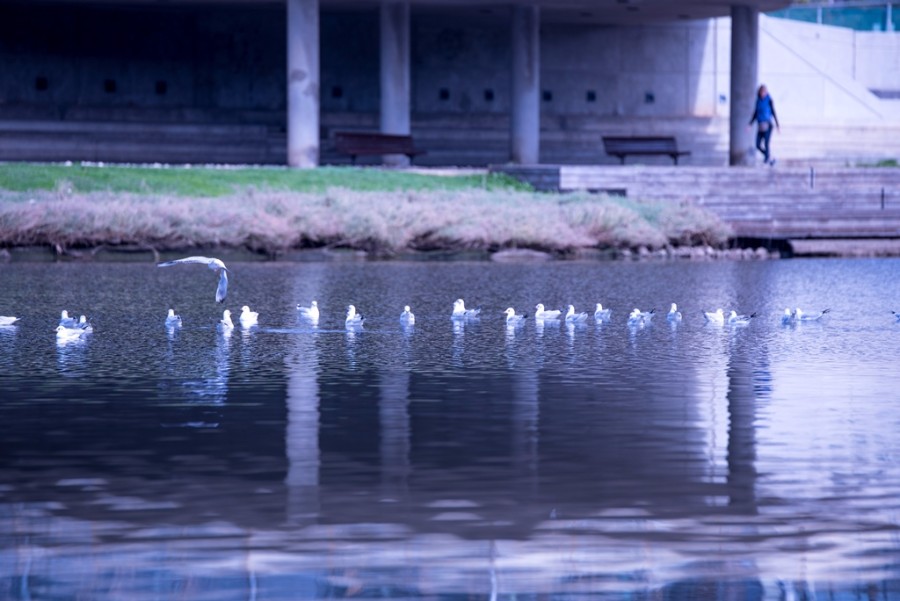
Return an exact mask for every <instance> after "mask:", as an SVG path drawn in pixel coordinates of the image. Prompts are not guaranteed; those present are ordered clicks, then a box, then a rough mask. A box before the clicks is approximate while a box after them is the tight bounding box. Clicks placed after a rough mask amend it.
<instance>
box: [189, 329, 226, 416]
mask: <svg viewBox="0 0 900 601" xmlns="http://www.w3.org/2000/svg"><path fill="white" fill-rule="evenodd" d="M230 357H231V330H227V333H226V331H225V330H223V331H222V335H221V336H216V348H215V350H214V351H213V352H212V353H211V354H207V355H205V356H201V357H200V359H201V361H199V364H198V365H197V366H196V367H198V368H199V371H200V372H201V374H208V375H207V377H202V376H201V378H200V379H198V380H186V381H185V382H184V388H185V389H187V392H188V393H189V394H188V399H189V400H190V402H200V403H203V404H207V405H224V404H225V401H226V399H227V396H228V378H229V375H230V371H231V367H230ZM209 359H211V361H209Z"/></svg>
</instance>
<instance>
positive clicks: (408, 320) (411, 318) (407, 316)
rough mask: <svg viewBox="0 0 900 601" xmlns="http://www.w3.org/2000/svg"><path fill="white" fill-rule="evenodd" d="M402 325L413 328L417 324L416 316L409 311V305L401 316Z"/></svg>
mask: <svg viewBox="0 0 900 601" xmlns="http://www.w3.org/2000/svg"><path fill="white" fill-rule="evenodd" d="M400 323H402V324H403V325H406V326H411V325H413V324H415V323H416V316H415V315H414V314H413V312H412V311H410V310H409V305H404V307H403V313H401V314H400Z"/></svg>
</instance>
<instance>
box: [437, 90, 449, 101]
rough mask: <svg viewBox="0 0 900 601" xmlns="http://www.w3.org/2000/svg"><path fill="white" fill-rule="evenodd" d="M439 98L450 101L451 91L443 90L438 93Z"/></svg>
mask: <svg viewBox="0 0 900 601" xmlns="http://www.w3.org/2000/svg"><path fill="white" fill-rule="evenodd" d="M438 98H440V99H441V100H450V90H448V89H447V88H441V89H440V90H439V91H438Z"/></svg>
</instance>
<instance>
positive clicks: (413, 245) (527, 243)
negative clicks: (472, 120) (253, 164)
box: [0, 165, 729, 256]
mask: <svg viewBox="0 0 900 601" xmlns="http://www.w3.org/2000/svg"><path fill="white" fill-rule="evenodd" d="M7 168H8V166H6V165H4V166H0V246H2V247H13V246H51V247H54V248H56V249H58V250H60V251H63V252H64V251H66V250H72V249H82V248H95V247H99V246H106V247H109V246H130V247H142V248H153V249H155V250H157V251H166V250H188V249H203V248H223V247H224V248H235V249H250V250H254V251H257V252H261V253H266V254H270V255H277V254H279V253H281V252H285V251H288V250H292V249H302V248H321V247H330V248H353V249H363V250H367V251H370V252H372V253H374V254H376V255H379V256H390V255H393V254H398V253H404V252H407V251H421V250H463V249H477V250H500V249H506V248H530V249H536V250H544V251H549V252H552V253H555V254H559V255H565V254H567V253H572V252H575V251H578V250H579V249H584V248H636V247H640V246H644V247H648V248H660V247H664V246H667V245H695V244H701V243H702V244H712V245H716V244H721V243H723V242H725V240H726V239H727V237H728V235H729V231H728V228H727V227H726V226H725V225H724V224H723V223H722V222H720V221H719V220H718V219H717V218H716V217H715V216H713V215H711V214H710V213H708V212H706V211H704V210H702V209H699V208H697V207H693V206H690V205H684V206H681V205H676V204H672V203H649V202H640V201H634V200H626V199H624V198H616V197H606V196H599V195H594V194H587V193H585V194H566V195H557V194H539V193H534V192H530V191H525V190H522V189H521V186H519V185H518V184H515V183H511V182H509V181H506V180H504V179H502V178H487V177H485V176H481V175H475V176H465V177H460V178H448V177H438V176H427V175H416V174H410V173H403V172H398V171H388V170H377V169H322V170H313V171H302V172H297V171H288V170H274V169H273V170H268V169H235V170H230V169H229V170H224V169H211V170H196V169H183V170H178V171H179V172H178V173H174V174H173V173H172V172H174V171H175V170H171V169H149V168H143V169H141V168H114V169H96V168H91V169H82V170H81V171H80V173H84V172H90V173H88V174H87V175H85V177H84V179H79V178H75V177H73V176H72V172H70V171H67V169H68V168H66V167H63V166H53V167H52V169H48V168H46V167H44V166H36V165H31V166H18V168H17V169H11V170H9V169H7ZM94 169H96V171H97V172H103V171H110V172H111V174H104V173H97V172H94V171H93V170H94ZM119 169H122V171H119ZM184 172H189V173H184ZM197 173H199V175H197ZM60 174H62V175H60ZM129 174H130V175H129ZM269 176H271V177H269ZM29 179H30V181H31V183H28V181H29ZM10 182H12V183H10ZM111 182H114V183H111ZM338 183H339V184H340V187H338V186H336V185H335V184H338ZM15 186H18V187H15ZM103 186H106V187H103ZM166 186H168V187H166ZM223 188H227V190H228V191H227V192H225V193H223V194H219V193H218V191H220V190H222V189H223ZM160 190H162V191H160ZM192 190H202V192H191V191H192Z"/></svg>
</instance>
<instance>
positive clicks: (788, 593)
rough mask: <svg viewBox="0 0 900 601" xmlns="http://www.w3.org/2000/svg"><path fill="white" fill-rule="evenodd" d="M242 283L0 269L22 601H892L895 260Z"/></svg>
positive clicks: (8, 518) (148, 268)
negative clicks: (630, 322)
mask: <svg viewBox="0 0 900 601" xmlns="http://www.w3.org/2000/svg"><path fill="white" fill-rule="evenodd" d="M229 267H230V268H231V269H232V271H233V273H232V281H231V289H230V291H229V297H228V299H227V300H226V303H225V306H226V307H228V308H230V309H232V311H234V312H235V313H237V312H239V310H240V306H241V305H243V304H248V305H250V306H251V307H252V308H253V309H254V310H258V311H259V312H260V325H259V327H258V328H255V329H253V330H251V331H249V332H244V331H242V330H241V328H240V326H238V327H237V328H236V329H235V331H234V333H233V334H232V335H231V336H230V337H224V336H222V335H221V334H219V333H218V332H217V331H216V329H215V327H214V324H215V323H216V321H217V320H218V319H219V317H220V315H221V309H222V307H221V306H217V305H215V303H214V302H213V297H214V294H215V285H216V278H215V276H214V275H213V274H212V273H211V272H209V271H208V270H206V269H205V268H202V267H199V266H179V267H172V268H168V269H157V268H156V267H154V266H153V265H144V264H137V265H135V264H127V265H126V264H27V263H12V264H7V265H2V266H0V314H7V315H10V314H13V315H19V316H21V317H23V320H22V322H21V324H20V325H19V326H17V327H13V328H3V329H0V395H2V401H0V423H2V424H3V430H2V432H3V434H2V436H0V474H2V479H0V597H3V598H10V599H61V598H66V599H69V598H86V599H101V600H106V599H137V600H141V599H210V600H213V599H215V600H218V599H225V600H231V599H265V600H269V599H279V600H280V599H284V600H288V599H291V600H293V599H314V598H337V597H354V598H363V599H365V598H395V599H437V598H442V599H443V598H453V597H459V598H483V599H511V598H516V599H520V598H542V599H543V598H554V599H574V598H585V597H587V596H590V597H592V598H595V597H599V598H609V599H632V598H635V599H645V598H652V599H658V598H667V599H732V598H741V599H813V598H829V599H831V598H841V599H900V529H898V526H900V463H898V460H900V438H898V437H897V435H896V433H897V431H898V427H900V404H898V402H897V401H898V398H900V394H898V392H897V391H898V390H900V375H898V369H897V365H898V361H897V359H898V354H900V353H898V342H900V324H897V323H895V320H894V317H893V316H892V315H891V314H890V311H891V310H900V278H898V277H897V274H898V273H900V261H897V260H892V259H880V260H815V261H813V260H809V261H780V262H764V263H749V262H734V263H731V262H717V263H700V264H698V263H574V262H573V263H568V262H566V263H552V264H537V265H533V264H528V265H523V264H487V263H446V264H444V263H441V264H434V263H427V264H426V263H375V264H371V263H366V264H356V263H354V264H339V263H338V264H324V263H314V264H275V263H271V264H250V263H244V264H241V263H235V264H230V265H229ZM458 297H463V298H465V299H466V301H467V304H468V305H470V306H476V305H481V306H482V307H483V316H482V318H481V320H480V321H478V322H472V323H467V324H465V325H460V324H455V325H454V323H452V322H451V320H450V319H449V312H450V309H451V305H452V301H453V300H454V299H456V298H458ZM312 299H317V300H318V301H319V305H320V307H321V308H322V311H323V316H322V319H321V321H320V322H319V325H318V327H317V328H313V327H311V326H310V325H309V324H306V323H304V322H302V321H299V320H298V319H297V315H296V310H295V306H296V304H297V303H301V304H304V305H306V304H308V303H309V301H310V300H312ZM598 301H599V302H603V303H604V305H606V306H610V307H612V308H613V319H612V322H611V323H608V324H605V325H602V326H597V325H595V324H594V323H593V322H592V321H591V322H590V323H588V324H587V325H586V326H584V327H576V328H571V329H570V328H567V327H566V326H565V325H560V324H555V325H554V324H544V327H543V328H542V329H540V328H538V327H537V326H536V324H535V323H534V321H533V320H529V321H528V322H527V324H526V325H525V327H524V328H522V329H521V330H514V331H507V329H506V328H505V327H504V325H503V319H502V317H501V312H502V311H503V309H505V308H506V307H507V306H514V307H515V308H516V309H517V310H519V311H520V312H531V311H533V307H534V305H535V304H536V303H538V302H543V303H544V304H546V305H548V307H558V306H563V305H565V304H568V303H570V302H571V303H574V304H575V306H576V308H578V309H579V310H586V311H591V310H592V307H593V305H594V303H596V302H598ZM673 301H674V302H677V303H678V304H679V306H680V308H681V309H682V310H683V311H684V313H685V318H684V321H683V323H681V324H680V325H678V326H677V327H672V326H670V324H669V323H667V322H666V320H665V318H664V316H663V315H660V316H658V317H657V318H656V319H655V320H654V321H653V323H652V325H651V326H649V327H645V328H643V329H630V328H628V327H627V326H626V325H625V317H626V314H627V312H628V311H629V310H630V309H631V308H633V307H640V308H642V309H649V308H652V307H655V308H657V309H658V310H661V311H664V310H665V309H666V308H667V307H668V304H669V303H670V302H673ZM349 303H353V304H354V305H356V306H357V307H358V308H359V310H360V311H361V312H362V313H363V314H364V315H365V316H366V325H365V328H364V329H363V330H362V331H359V332H347V331H345V329H344V327H343V314H344V311H345V308H346V305H347V304H349ZM405 304H409V305H411V306H412V308H413V311H414V312H415V313H416V316H417V321H416V325H415V326H414V328H412V329H404V328H402V327H401V325H400V323H399V321H398V317H399V314H400V312H401V311H402V308H403V305H405ZM170 306H173V307H175V308H176V309H177V311H178V312H179V313H180V314H181V315H182V317H183V318H184V327H183V328H182V329H180V330H178V331H174V332H168V331H167V330H166V328H165V327H164V326H163V320H164V317H165V314H166V310H167V309H168V308H169V307H170ZM720 306H721V307H724V308H726V309H730V308H732V307H734V308H736V309H737V310H738V311H740V312H746V313H749V312H752V311H756V312H758V313H759V317H758V318H757V319H755V320H754V322H753V323H751V325H749V326H748V327H745V328H731V327H728V326H725V327H713V326H709V325H706V324H705V323H704V320H703V317H702V316H701V310H703V309H707V310H708V309H714V308H717V307H720ZM788 306H790V307H795V306H799V307H802V308H804V309H805V310H810V311H813V310H821V309H824V308H831V309H832V312H831V314H830V315H829V316H828V317H827V319H826V320H825V321H824V322H822V323H811V324H799V325H796V326H782V325H781V323H780V315H781V313H782V312H783V310H784V308H785V307H788ZM64 308H65V309H68V310H69V312H70V313H75V314H81V313H84V314H87V315H88V316H90V317H91V318H92V319H93V323H94V328H95V331H94V333H93V334H92V335H90V336H89V337H88V338H87V339H86V340H84V341H81V342H73V343H68V344H64V345H58V344H57V342H56V339H55V333H54V327H55V325H56V320H57V318H58V314H59V311H60V310H62V309H64Z"/></svg>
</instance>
